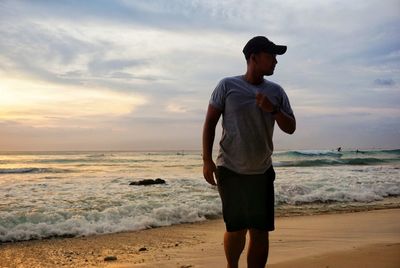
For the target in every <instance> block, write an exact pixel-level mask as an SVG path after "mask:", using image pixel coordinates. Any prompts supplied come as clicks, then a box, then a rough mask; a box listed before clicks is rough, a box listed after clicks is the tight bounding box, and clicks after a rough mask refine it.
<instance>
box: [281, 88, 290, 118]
mask: <svg viewBox="0 0 400 268" xmlns="http://www.w3.org/2000/svg"><path fill="white" fill-rule="evenodd" d="M280 108H281V109H282V110H283V111H284V112H285V113H287V114H289V115H293V110H292V107H291V106H290V102H289V98H288V96H287V95H286V92H285V91H284V90H283V89H282V101H281V107H280Z"/></svg>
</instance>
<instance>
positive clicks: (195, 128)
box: [0, 0, 400, 151]
mask: <svg viewBox="0 0 400 268" xmlns="http://www.w3.org/2000/svg"><path fill="white" fill-rule="evenodd" d="M399 29H400V1H399V0H354V1H347V0H343V1H331V0H326V1H317V0H304V1H296V0H287V1H286V0H285V1H284V0H265V1H259V0H245V1H243V0H203V1H202V0H168V1H166V0H165V1H162V0H134V1H128V0H119V1H118V0H115V1H111V0H110V1H105V0H104V1H103V0H98V1H90V0H88V1H80V0H70V1H61V0H60V1H45V0H34V1H28V0H27V1H18V0H10V1H7V0H0V151H12V150H18V151H20V150H22V151H31V150H40V151H53V150H197V149H201V135H202V127H203V122H204V118H205V113H206V110H207V106H208V102H209V99H210V95H211V93H212V91H213V90H214V88H215V86H216V85H217V84H218V82H219V81H220V80H221V79H222V78H224V77H227V76H234V75H241V74H244V73H245V71H246V63H245V59H244V56H243V54H242V48H243V46H244V45H245V44H246V42H247V41H248V40H249V39H250V38H252V37H253V36H256V35H264V36H267V37H268V38H269V39H271V40H272V41H273V42H275V43H276V44H283V45H287V46H288V51H287V53H286V54H284V55H282V56H278V58H277V60H278V65H277V67H276V69H275V74H274V75H273V76H269V77H266V79H268V80H271V81H273V82H276V83H278V84H280V85H281V86H282V87H283V88H284V90H285V91H286V93H287V95H288V96H289V99H290V102H291V105H292V108H293V110H294V112H295V116H296V119H297V130H296V132H295V133H294V134H293V135H287V134H285V133H283V132H282V131H280V130H279V128H278V127H276V129H275V134H274V144H275V149H276V150H299V149H334V148H337V147H339V146H341V147H342V148H344V149H346V148H347V149H378V148H380V149H390V148H400V31H399ZM220 128H221V127H220V126H218V131H217V137H216V144H217V142H218V140H219V136H220V133H221V131H220ZM216 146H217V145H216Z"/></svg>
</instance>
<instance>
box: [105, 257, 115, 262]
mask: <svg viewBox="0 0 400 268" xmlns="http://www.w3.org/2000/svg"><path fill="white" fill-rule="evenodd" d="M116 260H117V257H116V256H107V257H105V258H104V261H116Z"/></svg>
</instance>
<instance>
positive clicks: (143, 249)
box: [139, 247, 147, 251]
mask: <svg viewBox="0 0 400 268" xmlns="http://www.w3.org/2000/svg"><path fill="white" fill-rule="evenodd" d="M146 250H147V248H145V247H143V248H139V251H146Z"/></svg>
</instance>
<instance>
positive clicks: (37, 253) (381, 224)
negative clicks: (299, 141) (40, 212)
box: [0, 209, 400, 268]
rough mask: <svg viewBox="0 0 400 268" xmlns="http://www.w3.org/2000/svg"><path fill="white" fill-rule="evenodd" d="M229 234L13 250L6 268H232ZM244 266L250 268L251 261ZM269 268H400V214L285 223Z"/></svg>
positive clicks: (199, 228)
mask: <svg viewBox="0 0 400 268" xmlns="http://www.w3.org/2000/svg"><path fill="white" fill-rule="evenodd" d="M223 232H224V223H223V221H222V220H208V221H205V222H200V223H194V224H182V225H176V226H170V227H163V228H156V229H148V230H143V231H136V232H125V233H118V234H109V235H97V236H90V237H80V238H55V239H47V240H42V241H26V242H17V243H6V244H1V245H0V267H30V268H33V267H120V268H126V267H179V268H188V267H225V257H224V252H223V245H222V236H223ZM105 259H110V260H105ZM240 264H241V267H246V257H245V254H243V255H242V258H241V260H240ZM267 267H271V268H286V267H297V268H302V267H323V268H326V267H329V268H333V267H345V268H346V267H366V268H369V267H382V268H385V267H387V268H389V267H400V209H387V210H374V211H368V212H356V213H344V214H331V215H315V216H294V217H279V218H277V219H276V231H274V232H272V233H271V241H270V257H269V261H268V266H267Z"/></svg>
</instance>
